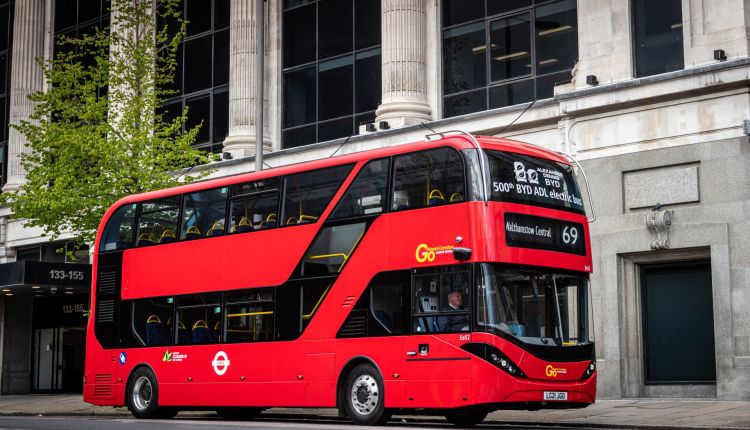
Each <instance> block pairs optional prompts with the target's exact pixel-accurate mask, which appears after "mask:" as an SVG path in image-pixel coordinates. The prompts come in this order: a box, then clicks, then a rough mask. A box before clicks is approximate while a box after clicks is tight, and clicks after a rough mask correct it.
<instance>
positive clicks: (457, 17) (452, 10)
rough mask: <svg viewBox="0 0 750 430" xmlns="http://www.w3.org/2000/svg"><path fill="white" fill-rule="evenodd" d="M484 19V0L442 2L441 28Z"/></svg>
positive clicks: (448, 0)
mask: <svg viewBox="0 0 750 430" xmlns="http://www.w3.org/2000/svg"><path fill="white" fill-rule="evenodd" d="M483 17H484V0H444V1H443V26H444V27H448V26H451V25H455V24H461V23H462V22H467V21H472V20H475V19H479V18H483Z"/></svg>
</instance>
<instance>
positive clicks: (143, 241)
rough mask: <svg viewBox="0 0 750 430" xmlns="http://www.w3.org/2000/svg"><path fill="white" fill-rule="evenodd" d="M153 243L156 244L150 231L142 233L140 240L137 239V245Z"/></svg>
mask: <svg viewBox="0 0 750 430" xmlns="http://www.w3.org/2000/svg"><path fill="white" fill-rule="evenodd" d="M153 244H154V239H153V238H152V237H151V235H150V234H148V233H141V235H140V236H138V240H137V241H136V246H143V245H153Z"/></svg>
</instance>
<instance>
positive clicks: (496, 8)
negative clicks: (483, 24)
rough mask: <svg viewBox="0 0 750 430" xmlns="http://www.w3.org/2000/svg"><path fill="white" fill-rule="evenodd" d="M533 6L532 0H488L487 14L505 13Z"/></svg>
mask: <svg viewBox="0 0 750 430" xmlns="http://www.w3.org/2000/svg"><path fill="white" fill-rule="evenodd" d="M529 6H531V0H487V15H488V16H492V15H495V14H498V13H505V12H508V11H511V10H516V9H520V8H522V7H529Z"/></svg>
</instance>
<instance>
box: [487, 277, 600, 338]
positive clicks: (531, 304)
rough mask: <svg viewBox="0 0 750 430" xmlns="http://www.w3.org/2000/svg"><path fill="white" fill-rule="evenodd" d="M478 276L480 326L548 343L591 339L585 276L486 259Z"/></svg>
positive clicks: (501, 334)
mask: <svg viewBox="0 0 750 430" xmlns="http://www.w3.org/2000/svg"><path fill="white" fill-rule="evenodd" d="M478 275H479V276H477V281H478V285H477V289H476V291H477V297H476V306H477V312H476V318H477V321H476V323H477V328H478V330H479V331H487V332H491V333H495V334H498V335H500V336H506V337H507V336H512V337H515V338H517V339H519V340H521V341H523V342H525V343H529V344H539V345H547V346H553V345H558V346H569V345H579V344H583V343H588V342H590V341H593V339H592V336H591V335H590V334H589V323H588V321H589V319H588V315H589V309H590V305H589V294H588V281H587V279H586V278H584V277H576V276H571V275H569V274H562V273H555V272H551V271H542V270H538V271H536V270H527V269H515V268H511V267H510V266H506V265H500V264H490V263H484V264H481V265H480V272H479V273H478Z"/></svg>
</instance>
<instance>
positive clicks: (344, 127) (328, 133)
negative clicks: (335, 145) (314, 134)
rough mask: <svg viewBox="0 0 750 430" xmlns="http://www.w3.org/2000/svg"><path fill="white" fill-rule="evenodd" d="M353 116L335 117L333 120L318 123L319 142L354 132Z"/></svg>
mask: <svg viewBox="0 0 750 430" xmlns="http://www.w3.org/2000/svg"><path fill="white" fill-rule="evenodd" d="M353 121H354V119H353V118H352V117H346V118H341V119H335V120H333V121H328V122H321V123H320V124H318V142H325V141H328V140H334V139H338V138H339V137H347V136H351V135H352V134H354V129H353V126H354V124H353Z"/></svg>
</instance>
